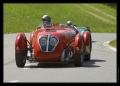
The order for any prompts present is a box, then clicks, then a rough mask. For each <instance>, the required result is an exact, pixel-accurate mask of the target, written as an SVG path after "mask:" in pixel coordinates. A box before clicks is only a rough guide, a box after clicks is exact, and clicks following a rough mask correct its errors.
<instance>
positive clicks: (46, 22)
mask: <svg viewBox="0 0 120 86" xmlns="http://www.w3.org/2000/svg"><path fill="white" fill-rule="evenodd" d="M51 25H52V23H51V18H50V16H49V15H43V17H42V25H39V26H38V27H37V29H40V28H41V27H42V26H51Z"/></svg>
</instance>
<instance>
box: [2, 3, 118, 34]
mask: <svg viewBox="0 0 120 86" xmlns="http://www.w3.org/2000/svg"><path fill="white" fill-rule="evenodd" d="M77 5H78V6H79V7H81V8H82V9H85V10H87V11H90V12H92V13H94V14H96V15H98V16H101V17H102V18H104V19H107V20H108V21H110V22H113V23H114V24H111V23H108V22H105V21H103V20H101V19H99V18H96V17H94V16H93V15H90V14H88V13H87V12H85V11H83V10H81V9H79V8H78V7H76V6H74V5H73V4H64V3H63V4H57V3H50V4H49V3H47V4H39V3H35V4H23V3H19V4H15V3H13V4H12V3H9V4H7V3H6V4H4V5H3V6H4V8H3V9H4V12H3V13H4V14H3V15H4V16H3V17H4V18H3V19H4V20H3V22H4V25H3V26H4V28H3V29H4V30H3V31H4V34H7V33H17V32H31V31H32V30H35V29H36V27H37V26H38V25H39V24H40V23H41V17H42V16H43V15H44V14H48V15H50V16H51V18H52V23H65V24H66V22H67V21H68V20H71V21H72V22H73V23H74V24H75V25H77V26H89V27H90V29H91V32H101V33H116V20H115V19H111V18H109V17H108V16H106V15H103V14H102V13H100V12H97V11H95V10H93V9H92V8H90V7H87V6H85V5H83V4H77ZM89 5H90V6H94V7H95V8H97V9H99V10H101V11H103V12H105V13H107V14H109V15H111V16H114V17H116V9H115V8H111V7H110V6H107V5H106V4H89ZM103 8H104V9H103Z"/></svg>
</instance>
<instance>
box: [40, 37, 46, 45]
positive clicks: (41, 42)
mask: <svg viewBox="0 0 120 86" xmlns="http://www.w3.org/2000/svg"><path fill="white" fill-rule="evenodd" d="M39 43H40V45H41V46H46V45H47V37H41V38H40V40H39Z"/></svg>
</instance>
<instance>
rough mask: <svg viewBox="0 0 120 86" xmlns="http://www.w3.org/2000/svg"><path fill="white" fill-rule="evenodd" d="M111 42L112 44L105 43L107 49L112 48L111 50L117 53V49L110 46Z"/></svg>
mask: <svg viewBox="0 0 120 86" xmlns="http://www.w3.org/2000/svg"><path fill="white" fill-rule="evenodd" d="M109 42H110V41H107V42H104V43H103V45H104V46H105V47H107V48H110V49H111V50H113V51H115V52H116V48H114V47H112V46H110V45H109Z"/></svg>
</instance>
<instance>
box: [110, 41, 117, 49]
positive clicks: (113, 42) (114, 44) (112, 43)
mask: <svg viewBox="0 0 120 86" xmlns="http://www.w3.org/2000/svg"><path fill="white" fill-rule="evenodd" d="M109 45H110V46H112V47H115V48H116V45H117V42H116V40H112V41H110V42H109Z"/></svg>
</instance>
